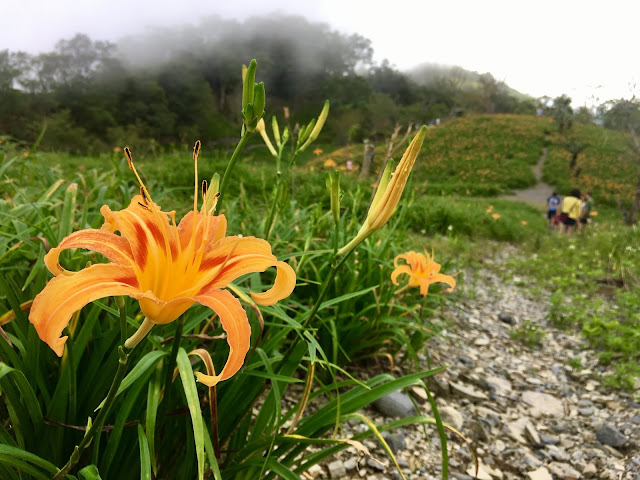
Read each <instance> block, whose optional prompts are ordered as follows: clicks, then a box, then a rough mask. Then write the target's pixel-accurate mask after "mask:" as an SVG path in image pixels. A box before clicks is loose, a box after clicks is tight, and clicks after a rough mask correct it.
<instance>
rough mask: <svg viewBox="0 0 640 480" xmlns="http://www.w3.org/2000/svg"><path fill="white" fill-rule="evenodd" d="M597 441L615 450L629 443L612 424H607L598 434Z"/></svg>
mask: <svg viewBox="0 0 640 480" xmlns="http://www.w3.org/2000/svg"><path fill="white" fill-rule="evenodd" d="M596 440H598V441H599V442H600V443H604V444H605V445H609V446H611V447H615V448H620V447H622V446H624V444H625V443H627V437H625V436H624V435H623V434H622V433H620V432H619V431H618V430H617V429H616V428H615V427H614V426H613V425H611V424H605V425H604V426H603V427H602V428H600V429H599V430H598V431H597V432H596Z"/></svg>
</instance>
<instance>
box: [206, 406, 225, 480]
mask: <svg viewBox="0 0 640 480" xmlns="http://www.w3.org/2000/svg"><path fill="white" fill-rule="evenodd" d="M202 428H203V430H204V431H205V432H206V431H207V429H206V425H205V420H204V418H203V419H202ZM204 450H205V452H206V454H207V460H209V467H211V471H212V472H213V478H215V479H216V480H222V475H221V474H220V468H219V467H218V460H217V459H216V454H215V452H214V450H213V443H212V442H211V436H210V435H205V436H204Z"/></svg>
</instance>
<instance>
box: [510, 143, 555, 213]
mask: <svg viewBox="0 0 640 480" xmlns="http://www.w3.org/2000/svg"><path fill="white" fill-rule="evenodd" d="M546 159H547V148H546V147H545V148H544V150H543V151H542V155H540V159H539V160H538V163H536V164H535V165H534V166H533V167H532V168H533V173H534V174H535V176H536V180H537V183H536V184H535V185H534V186H533V187H531V188H526V189H524V190H516V191H515V193H513V194H512V195H502V196H501V197H500V198H506V199H507V200H515V201H519V202H525V203H528V204H531V205H534V206H536V207H539V208H541V209H543V210H544V208H545V205H546V201H547V197H548V196H549V195H551V192H553V191H554V189H555V188H554V187H553V186H551V185H549V184H547V183H544V182H543V181H542V168H543V166H544V162H545V160H546Z"/></svg>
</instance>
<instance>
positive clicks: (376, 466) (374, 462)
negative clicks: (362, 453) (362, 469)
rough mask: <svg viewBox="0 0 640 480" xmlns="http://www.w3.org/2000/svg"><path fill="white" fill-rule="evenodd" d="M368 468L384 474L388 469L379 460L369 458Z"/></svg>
mask: <svg viewBox="0 0 640 480" xmlns="http://www.w3.org/2000/svg"><path fill="white" fill-rule="evenodd" d="M367 466H368V467H371V468H373V469H374V470H377V471H379V472H383V471H384V470H385V469H386V468H387V465H386V464H384V463H382V462H379V461H377V460H374V459H373V458H371V457H367Z"/></svg>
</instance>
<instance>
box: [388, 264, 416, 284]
mask: <svg viewBox="0 0 640 480" xmlns="http://www.w3.org/2000/svg"><path fill="white" fill-rule="evenodd" d="M403 273H406V274H407V275H409V276H412V275H413V270H411V268H410V267H409V266H408V265H399V266H398V267H396V269H395V270H394V271H393V272H391V281H392V282H393V284H394V285H399V283H398V277H399V276H400V275H402V274H403Z"/></svg>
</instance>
